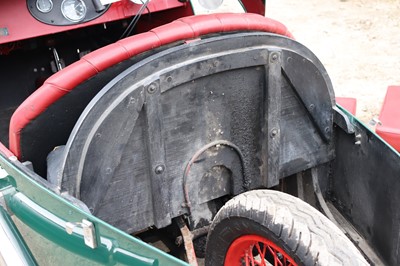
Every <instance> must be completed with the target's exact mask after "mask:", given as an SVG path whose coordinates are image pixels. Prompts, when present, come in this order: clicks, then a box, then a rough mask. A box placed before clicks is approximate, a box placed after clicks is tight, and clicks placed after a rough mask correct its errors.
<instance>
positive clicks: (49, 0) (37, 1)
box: [36, 0, 53, 14]
mask: <svg viewBox="0 0 400 266" xmlns="http://www.w3.org/2000/svg"><path fill="white" fill-rule="evenodd" d="M39 1H43V0H36V8H37V10H39V11H40V12H42V13H44V14H45V13H49V12H50V11H51V10H53V1H52V0H45V1H48V2H49V3H50V9H49V10H43V9H42V8H40V6H39Z"/></svg>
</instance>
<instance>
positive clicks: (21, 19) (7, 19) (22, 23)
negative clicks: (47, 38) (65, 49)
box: [0, 0, 188, 44]
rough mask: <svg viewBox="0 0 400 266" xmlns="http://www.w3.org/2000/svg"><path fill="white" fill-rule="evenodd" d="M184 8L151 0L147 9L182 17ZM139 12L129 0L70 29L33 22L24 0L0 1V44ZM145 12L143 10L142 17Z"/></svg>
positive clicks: (163, 0)
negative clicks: (172, 11)
mask: <svg viewBox="0 0 400 266" xmlns="http://www.w3.org/2000/svg"><path fill="white" fill-rule="evenodd" d="M187 5H188V4H186V3H181V2H179V1H177V0H152V1H150V3H149V4H148V9H149V10H150V12H151V13H153V12H159V11H162V10H169V9H174V8H182V11H179V12H182V13H183V14H182V16H183V15H185V14H187V11H185V10H186V8H187ZM139 8H140V5H136V4H134V3H132V2H131V1H129V0H122V1H120V2H116V3H114V4H112V5H111V7H110V8H109V9H108V10H107V12H106V13H104V14H103V15H102V16H100V17H98V18H97V19H95V20H92V21H89V22H86V23H81V24H77V25H72V26H52V25H47V24H44V23H42V22H40V21H38V20H36V19H35V18H34V17H33V16H32V15H31V14H30V13H29V10H28V8H27V6H26V0H14V1H0V11H1V19H0V29H1V28H6V29H7V31H8V35H6V36H3V35H0V44H3V43H9V42H13V41H18V40H23V39H29V38H33V37H38V36H44V35H48V34H54V33H58V32H63V31H68V30H73V29H78V28H83V27H87V26H91V25H96V24H102V23H107V22H111V21H115V20H119V19H124V18H129V17H132V16H133V15H135V14H136V13H137V11H138V10H139ZM147 12H148V11H147V10H145V11H144V12H143V14H145V13H147Z"/></svg>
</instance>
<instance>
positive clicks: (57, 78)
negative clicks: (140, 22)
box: [9, 14, 292, 157]
mask: <svg viewBox="0 0 400 266" xmlns="http://www.w3.org/2000/svg"><path fill="white" fill-rule="evenodd" d="M231 31H264V32H271V33H276V34H280V35H283V36H287V37H289V38H291V37H292V35H291V34H290V32H289V31H288V30H287V28H286V27H285V26H284V25H283V24H281V23H280V22H278V21H275V20H272V19H269V18H265V17H262V16H260V15H256V14H211V15H202V16H192V17H186V18H181V19H179V20H176V21H174V22H172V23H169V24H166V25H163V26H161V27H158V28H155V29H153V30H151V31H149V32H146V33H142V34H138V35H135V36H132V37H129V38H126V39H123V40H121V41H118V42H116V43H113V44H110V45H108V46H105V47H103V48H100V49H98V50H96V51H94V52H92V53H90V54H88V55H86V56H84V57H83V58H82V59H81V60H79V61H77V62H75V63H73V64H71V65H69V66H68V67H66V68H64V69H63V70H61V71H59V72H57V73H56V74H54V75H53V76H51V77H50V78H48V79H47V80H46V81H45V82H44V84H43V85H42V86H41V87H40V88H39V89H37V90H36V91H35V92H34V93H33V94H32V95H31V96H29V97H28V98H27V99H26V100H25V101H24V102H23V103H22V104H21V105H20V106H19V107H18V109H17V110H16V111H15V113H14V114H13V116H12V117H11V121H10V131H9V132H10V137H9V139H10V150H11V151H12V152H13V153H14V154H15V155H16V156H18V157H20V156H21V149H20V132H21V130H22V129H23V128H24V127H25V126H26V125H27V124H28V123H29V122H30V121H31V120H33V119H35V118H36V117H37V116H39V115H40V114H41V113H42V112H43V111H44V110H46V108H47V107H49V106H50V105H51V104H52V103H54V102H55V101H57V100H58V99H60V98H61V97H62V96H63V95H65V94H67V93H69V92H70V91H71V90H73V89H74V88H75V87H76V86H77V85H79V84H80V83H82V82H83V81H85V80H87V79H88V78H90V77H92V76H94V75H96V74H97V73H98V72H100V71H103V70H105V69H106V68H108V67H110V66H113V65H115V64H117V63H119V62H121V61H123V60H126V59H128V58H130V57H132V56H134V55H137V54H139V53H142V52H145V51H148V50H151V49H154V48H156V47H160V46H162V45H165V44H169V43H173V42H177V41H184V40H188V39H195V38H198V37H199V36H201V35H204V34H210V33H222V32H231Z"/></svg>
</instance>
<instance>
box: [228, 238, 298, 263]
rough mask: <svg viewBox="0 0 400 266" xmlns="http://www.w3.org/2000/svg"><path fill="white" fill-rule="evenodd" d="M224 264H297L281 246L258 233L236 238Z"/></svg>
mask: <svg viewBox="0 0 400 266" xmlns="http://www.w3.org/2000/svg"><path fill="white" fill-rule="evenodd" d="M224 265H225V266H235V265H252V266H254V265H262V266H267V265H274V266H297V264H296V263H295V261H294V260H293V259H292V258H291V257H290V256H289V255H288V254H287V253H286V252H285V251H284V250H283V249H282V248H281V247H279V246H278V245H276V244H275V243H274V242H272V241H271V240H269V239H267V238H265V237H262V236H258V235H244V236H240V237H239V238H237V239H235V241H233V243H232V244H231V245H230V246H229V248H228V251H227V252H226V256H225V261H224Z"/></svg>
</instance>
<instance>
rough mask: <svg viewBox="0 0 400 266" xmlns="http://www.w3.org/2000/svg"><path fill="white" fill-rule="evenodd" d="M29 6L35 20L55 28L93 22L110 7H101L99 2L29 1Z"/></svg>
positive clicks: (88, 0) (78, 0)
mask: <svg viewBox="0 0 400 266" xmlns="http://www.w3.org/2000/svg"><path fill="white" fill-rule="evenodd" d="M27 5H28V10H29V12H30V13H31V14H32V16H33V17H34V18H36V19H37V20H39V21H41V22H43V23H46V24H49V25H54V26H67V25H74V24H78V23H83V22H87V21H90V20H93V19H95V18H97V17H99V16H101V15H102V14H103V13H104V12H105V11H107V9H108V7H109V5H107V6H103V5H101V3H100V1H98V0H27Z"/></svg>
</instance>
